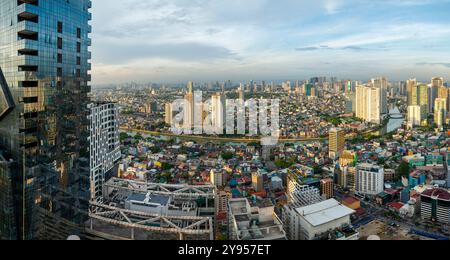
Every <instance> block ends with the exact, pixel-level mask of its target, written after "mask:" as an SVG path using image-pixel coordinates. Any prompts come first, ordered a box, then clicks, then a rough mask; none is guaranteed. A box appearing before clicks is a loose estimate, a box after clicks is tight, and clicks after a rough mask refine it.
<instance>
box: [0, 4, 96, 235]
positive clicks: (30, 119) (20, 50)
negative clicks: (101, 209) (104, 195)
mask: <svg viewBox="0 0 450 260" xmlns="http://www.w3.org/2000/svg"><path fill="white" fill-rule="evenodd" d="M90 8H91V1H90V0H78V1H66V0H47V1H42V0H41V1H39V0H17V1H15V0H14V1H13V0H3V1H1V2H0V39H1V44H0V45H1V46H2V47H1V48H0V57H1V58H0V67H1V68H2V70H3V73H4V79H5V82H6V84H7V85H8V86H4V85H5V84H4V83H5V82H4V83H2V96H3V97H5V98H4V100H7V101H9V102H6V103H2V105H1V111H2V112H1V113H2V114H1V117H0V120H1V121H0V150H2V152H3V158H4V159H5V160H6V162H3V163H2V170H3V171H2V174H0V183H1V186H0V201H1V202H2V203H1V204H2V206H0V207H5V206H6V207H7V208H4V209H6V210H0V219H1V222H2V224H1V225H0V239H1V238H6V239H36V238H44V239H45V238H51V239H59V238H61V239H65V238H67V237H68V235H70V234H72V235H74V234H75V235H77V234H78V233H79V232H80V230H81V226H82V225H83V223H84V221H85V220H86V219H87V213H88V209H87V206H88V203H87V201H88V200H89V142H88V136H89V121H88V115H89V110H88V106H87V105H88V103H89V98H88V93H89V91H90V86H89V82H90V75H89V70H90V64H89V59H90V57H91V54H90V52H89V51H88V46H90V44H91V41H90V39H89V37H88V34H89V33H90V32H91V26H90V25H89V24H88V22H89V20H90V19H91V14H90V13H89V9H90ZM3 205H5V206H3ZM50 226H51V228H50Z"/></svg>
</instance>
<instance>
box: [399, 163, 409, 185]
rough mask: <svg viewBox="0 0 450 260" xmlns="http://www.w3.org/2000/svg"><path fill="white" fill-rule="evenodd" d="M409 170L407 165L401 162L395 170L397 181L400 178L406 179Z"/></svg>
mask: <svg viewBox="0 0 450 260" xmlns="http://www.w3.org/2000/svg"><path fill="white" fill-rule="evenodd" d="M410 170H411V167H410V166H409V163H407V162H405V161H402V163H400V165H399V166H398V168H397V180H400V179H401V178H402V177H408V176H409V172H410Z"/></svg>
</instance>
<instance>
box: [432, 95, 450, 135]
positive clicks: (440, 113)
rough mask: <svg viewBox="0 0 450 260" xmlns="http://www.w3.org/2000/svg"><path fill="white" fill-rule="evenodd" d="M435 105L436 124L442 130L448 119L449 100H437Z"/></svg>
mask: <svg viewBox="0 0 450 260" xmlns="http://www.w3.org/2000/svg"><path fill="white" fill-rule="evenodd" d="M434 103H435V105H434V123H435V124H436V125H437V126H438V127H439V128H442V126H443V125H444V124H445V119H446V117H447V99H445V98H437V99H436V100H435V102H434Z"/></svg>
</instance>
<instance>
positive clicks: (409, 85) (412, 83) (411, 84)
mask: <svg viewBox="0 0 450 260" xmlns="http://www.w3.org/2000/svg"><path fill="white" fill-rule="evenodd" d="M416 86H417V80H416V79H410V80H408V81H406V92H407V96H408V106H416V105H418V104H417V91H416V92H414V91H415V88H416Z"/></svg>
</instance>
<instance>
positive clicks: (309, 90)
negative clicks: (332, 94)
mask: <svg viewBox="0 0 450 260" xmlns="http://www.w3.org/2000/svg"><path fill="white" fill-rule="evenodd" d="M303 88H304V90H303V93H304V94H305V95H306V96H307V97H310V96H311V93H312V88H313V85H312V84H305V85H304V86H303Z"/></svg>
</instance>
